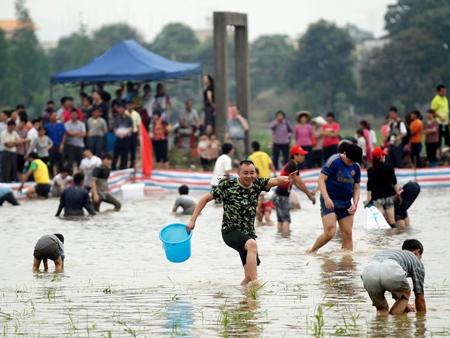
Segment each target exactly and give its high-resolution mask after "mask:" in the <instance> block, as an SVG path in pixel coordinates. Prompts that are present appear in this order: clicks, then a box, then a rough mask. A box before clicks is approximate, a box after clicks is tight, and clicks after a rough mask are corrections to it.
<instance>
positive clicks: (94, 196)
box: [91, 177, 99, 202]
mask: <svg viewBox="0 0 450 338" xmlns="http://www.w3.org/2000/svg"><path fill="white" fill-rule="evenodd" d="M91 191H92V199H93V200H94V202H98V201H99V197H98V191H97V181H96V178H95V177H93V178H92V181H91Z"/></svg>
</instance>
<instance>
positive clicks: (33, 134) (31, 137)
mask: <svg viewBox="0 0 450 338" xmlns="http://www.w3.org/2000/svg"><path fill="white" fill-rule="evenodd" d="M38 136H39V133H38V131H37V130H36V128H35V127H33V128H31V129H30V130H29V131H28V133H27V140H30V141H31V142H33V141H34V140H35V139H37V138H38Z"/></svg>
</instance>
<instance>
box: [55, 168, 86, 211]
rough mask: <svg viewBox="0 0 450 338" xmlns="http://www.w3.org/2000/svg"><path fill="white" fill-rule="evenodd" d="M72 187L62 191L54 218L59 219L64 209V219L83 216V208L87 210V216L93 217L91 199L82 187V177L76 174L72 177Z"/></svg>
mask: <svg viewBox="0 0 450 338" xmlns="http://www.w3.org/2000/svg"><path fill="white" fill-rule="evenodd" d="M73 183H74V186H73V187H69V188H66V189H64V191H63V192H62V194H61V198H60V200H59V207H58V211H57V212H56V215H55V216H56V217H59V215H60V214H61V211H62V210H63V209H64V217H70V216H84V211H83V208H85V209H86V210H87V212H88V213H89V215H91V216H93V215H95V211H94V209H93V208H92V204H91V199H90V198H89V193H88V191H87V190H86V188H84V187H83V183H84V175H83V174H81V173H77V174H75V175H74V176H73Z"/></svg>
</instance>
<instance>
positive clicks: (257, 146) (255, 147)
mask: <svg viewBox="0 0 450 338" xmlns="http://www.w3.org/2000/svg"><path fill="white" fill-rule="evenodd" d="M252 149H253V151H260V150H261V145H260V144H259V142H258V141H253V142H252Z"/></svg>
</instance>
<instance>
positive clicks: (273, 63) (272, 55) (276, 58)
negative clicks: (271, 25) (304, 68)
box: [250, 35, 294, 96]
mask: <svg viewBox="0 0 450 338" xmlns="http://www.w3.org/2000/svg"><path fill="white" fill-rule="evenodd" d="M293 54H294V47H293V46H292V44H290V43H289V37H288V36H287V35H264V36H261V37H259V38H257V39H256V40H255V41H254V42H253V43H252V44H251V46H250V74H251V76H250V79H251V89H252V94H253V95H254V96H257V95H258V94H259V93H260V92H261V91H263V90H265V89H269V88H276V87H277V86H280V85H281V84H282V83H283V82H284V79H285V78H286V75H287V74H286V71H287V69H286V65H287V64H288V63H289V62H290V60H291V58H292V56H293Z"/></svg>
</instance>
